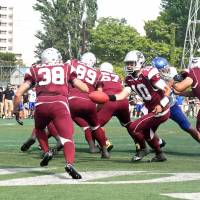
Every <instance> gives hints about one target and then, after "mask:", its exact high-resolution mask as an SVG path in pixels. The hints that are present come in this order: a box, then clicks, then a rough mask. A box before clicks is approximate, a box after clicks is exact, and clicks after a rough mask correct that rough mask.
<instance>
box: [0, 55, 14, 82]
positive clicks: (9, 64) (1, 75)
mask: <svg viewBox="0 0 200 200" xmlns="http://www.w3.org/2000/svg"><path fill="white" fill-rule="evenodd" d="M14 69H16V57H15V54H14V53H9V52H6V53H2V52H0V82H1V84H2V83H3V82H9V78H10V75H11V72H12V71H13V70H14Z"/></svg>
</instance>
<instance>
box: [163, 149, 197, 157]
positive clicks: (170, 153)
mask: <svg viewBox="0 0 200 200" xmlns="http://www.w3.org/2000/svg"><path fill="white" fill-rule="evenodd" d="M163 152H164V153H165V154H166V155H172V156H173V155H174V156H192V157H199V155H200V152H197V153H191V152H175V151H170V150H164V151H163Z"/></svg>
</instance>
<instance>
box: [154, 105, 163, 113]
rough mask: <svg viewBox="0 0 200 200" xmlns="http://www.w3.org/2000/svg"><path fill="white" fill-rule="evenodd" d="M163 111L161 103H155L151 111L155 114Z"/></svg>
mask: <svg viewBox="0 0 200 200" xmlns="http://www.w3.org/2000/svg"><path fill="white" fill-rule="evenodd" d="M162 111H163V109H162V106H161V105H157V106H155V108H154V110H153V111H152V112H153V113H155V114H158V113H161V112H162Z"/></svg>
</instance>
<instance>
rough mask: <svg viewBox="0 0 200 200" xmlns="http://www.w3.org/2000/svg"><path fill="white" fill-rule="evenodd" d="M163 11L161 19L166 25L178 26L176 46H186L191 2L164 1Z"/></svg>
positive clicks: (183, 0) (186, 0) (184, 0)
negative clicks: (185, 40)
mask: <svg viewBox="0 0 200 200" xmlns="http://www.w3.org/2000/svg"><path fill="white" fill-rule="evenodd" d="M161 6H162V8H163V11H162V12H161V13H160V15H161V16H160V19H161V20H163V21H164V22H165V24H166V25H170V24H171V23H174V24H176V27H177V29H176V36H178V37H176V46H182V47H183V45H184V39H185V33H186V28H187V22H188V14H189V9H190V1H189V0H162V1H161Z"/></svg>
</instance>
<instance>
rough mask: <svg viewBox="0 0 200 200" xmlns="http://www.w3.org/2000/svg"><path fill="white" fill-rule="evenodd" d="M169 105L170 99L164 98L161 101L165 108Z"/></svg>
mask: <svg viewBox="0 0 200 200" xmlns="http://www.w3.org/2000/svg"><path fill="white" fill-rule="evenodd" d="M168 103H169V98H168V97H163V98H162V99H161V100H160V105H161V106H162V107H163V108H164V107H165V106H166V105H168Z"/></svg>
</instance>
